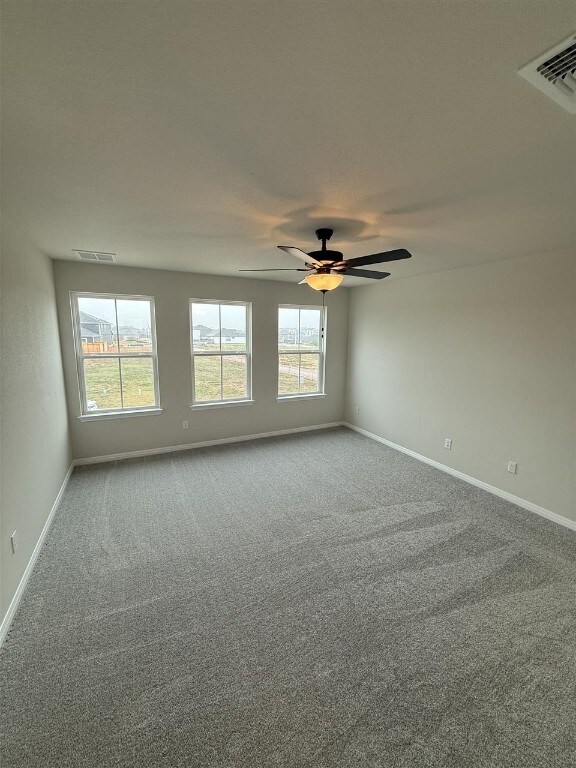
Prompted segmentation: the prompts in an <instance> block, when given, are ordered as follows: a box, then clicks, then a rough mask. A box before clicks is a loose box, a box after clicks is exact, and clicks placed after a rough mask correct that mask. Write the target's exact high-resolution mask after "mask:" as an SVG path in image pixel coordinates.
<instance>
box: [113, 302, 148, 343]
mask: <svg viewBox="0 0 576 768" xmlns="http://www.w3.org/2000/svg"><path fill="white" fill-rule="evenodd" d="M116 311H117V312H118V335H119V337H120V351H121V352H152V351H153V350H152V330H151V328H152V316H151V311H150V302H149V301H147V300H144V299H118V300H117V301H116Z"/></svg>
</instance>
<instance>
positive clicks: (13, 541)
mask: <svg viewBox="0 0 576 768" xmlns="http://www.w3.org/2000/svg"><path fill="white" fill-rule="evenodd" d="M10 546H11V547H12V554H14V553H15V552H16V548H17V547H18V539H17V538H16V531H14V533H13V534H12V536H10Z"/></svg>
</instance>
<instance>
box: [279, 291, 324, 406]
mask: <svg viewBox="0 0 576 768" xmlns="http://www.w3.org/2000/svg"><path fill="white" fill-rule="evenodd" d="M281 309H298V310H300V311H301V310H310V309H315V310H318V311H319V312H320V338H319V345H318V350H313V349H310V350H304V351H300V350H297V349H294V350H288V349H287V350H280V347H279V339H278V331H279V327H278V321H277V324H276V347H277V365H276V374H277V376H278V381H277V386H276V391H277V397H276V399H277V400H278V401H289V400H310V399H313V398H319V397H326V392H325V389H324V383H325V379H326V320H327V312H326V307H321V306H318V305H315V304H279V305H278V314H277V317H278V319H279V318H280V310H281ZM298 317H299V318H300V315H299V316H298ZM280 355H318V356H319V360H318V391H317V392H293V393H291V394H280V391H279V390H280ZM299 378H300V377H299Z"/></svg>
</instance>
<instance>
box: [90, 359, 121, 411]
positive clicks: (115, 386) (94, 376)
mask: <svg viewBox="0 0 576 768" xmlns="http://www.w3.org/2000/svg"><path fill="white" fill-rule="evenodd" d="M84 382H85V385H86V407H87V410H88V411H107V410H110V409H113V408H121V407H122V400H121V398H120V366H119V361H118V359H108V360H106V359H101V360H84Z"/></svg>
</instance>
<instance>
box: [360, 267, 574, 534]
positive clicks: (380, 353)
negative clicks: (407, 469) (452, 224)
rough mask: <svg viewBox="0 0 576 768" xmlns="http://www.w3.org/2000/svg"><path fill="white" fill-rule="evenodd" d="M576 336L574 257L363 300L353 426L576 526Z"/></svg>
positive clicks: (461, 275)
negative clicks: (514, 465)
mask: <svg viewBox="0 0 576 768" xmlns="http://www.w3.org/2000/svg"><path fill="white" fill-rule="evenodd" d="M575 332H576V254H575V253H574V252H570V253H563V254H556V255H542V256H531V257H528V258H521V259H511V260H507V261H500V262H493V263H490V264H484V265H480V266H475V267H470V268H466V269H460V270H453V271H449V272H440V273H435V274H430V275H425V276H421V277H414V278H411V279H405V280H396V281H390V282H389V283H387V284H386V283H384V284H379V285H376V286H374V287H369V288H359V289H354V290H353V291H351V299H350V326H349V352H348V388H347V405H346V419H347V421H349V422H350V423H352V424H354V425H356V426H359V427H362V428H364V429H366V430H368V431H370V432H372V433H375V434H377V435H378V436H380V437H384V438H385V439H388V440H391V441H392V442H394V443H396V444H398V445H401V446H403V447H405V448H409V449H411V450H413V451H416V452H417V453H419V454H421V455H424V456H426V457H428V458H431V459H434V460H436V461H439V462H441V463H442V464H445V465H448V466H449V467H452V468H454V469H457V470H459V471H461V472H464V473H466V474H468V475H471V476H473V477H475V478H477V479H479V480H482V481H484V482H486V483H489V484H490V485H493V486H496V487H497V488H500V489H502V490H505V491H507V492H509V493H512V494H514V495H516V496H519V497H521V498H524V499H527V500H528V501H531V502H533V503H535V504H538V505H539V506H542V507H544V508H546V509H548V510H550V511H552V512H555V513H557V514H560V515H563V516H565V517H567V518H568V519H570V520H575V519H576V509H575V507H576V504H575V491H576V478H575V467H576V455H575V450H576V428H575V418H576V416H575V414H576V334H575ZM357 407H358V408H359V409H360V412H359V414H356V408H357ZM445 437H450V438H452V439H453V449H452V451H451V452H450V451H447V450H445V449H444V448H443V442H444V438H445ZM509 460H512V461H517V462H518V474H517V475H512V474H510V473H508V472H507V471H506V467H507V463H508V461H509Z"/></svg>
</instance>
